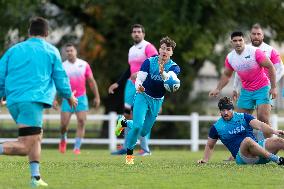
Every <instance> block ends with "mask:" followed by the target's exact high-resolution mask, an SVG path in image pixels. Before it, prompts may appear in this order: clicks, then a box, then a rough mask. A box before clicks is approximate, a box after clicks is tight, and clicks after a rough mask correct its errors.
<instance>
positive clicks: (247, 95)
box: [237, 86, 272, 110]
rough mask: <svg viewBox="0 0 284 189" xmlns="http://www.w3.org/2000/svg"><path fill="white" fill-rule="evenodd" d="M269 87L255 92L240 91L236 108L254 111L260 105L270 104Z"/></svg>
mask: <svg viewBox="0 0 284 189" xmlns="http://www.w3.org/2000/svg"><path fill="white" fill-rule="evenodd" d="M269 91H270V86H265V87H262V88H260V89H258V90H256V91H248V90H245V89H243V88H242V89H241V93H240V97H239V98H238V102H237V106H238V108H243V109H250V110H252V109H255V108H256V107H257V106H258V105H261V104H270V105H271V104H272V100H271V97H270V94H269Z"/></svg>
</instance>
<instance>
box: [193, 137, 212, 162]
mask: <svg viewBox="0 0 284 189" xmlns="http://www.w3.org/2000/svg"><path fill="white" fill-rule="evenodd" d="M216 142H217V139H212V138H210V137H208V140H207V144H206V146H205V149H204V155H203V158H202V159H200V160H198V161H197V163H207V162H208V161H209V159H210V157H211V155H212V153H213V151H214V147H215V145H216Z"/></svg>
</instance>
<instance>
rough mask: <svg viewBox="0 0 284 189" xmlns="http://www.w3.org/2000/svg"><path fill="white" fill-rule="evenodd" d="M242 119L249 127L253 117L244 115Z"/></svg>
mask: <svg viewBox="0 0 284 189" xmlns="http://www.w3.org/2000/svg"><path fill="white" fill-rule="evenodd" d="M244 119H245V120H246V122H247V124H248V125H249V123H250V121H251V120H253V119H255V117H254V116H252V115H251V114H247V113H244Z"/></svg>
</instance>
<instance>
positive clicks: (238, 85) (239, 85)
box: [233, 72, 242, 92]
mask: <svg viewBox="0 0 284 189" xmlns="http://www.w3.org/2000/svg"><path fill="white" fill-rule="evenodd" d="M241 88H242V82H241V79H240V76H239V75H238V74H237V72H236V73H235V78H234V86H233V89H234V90H235V91H237V92H240V90H241Z"/></svg>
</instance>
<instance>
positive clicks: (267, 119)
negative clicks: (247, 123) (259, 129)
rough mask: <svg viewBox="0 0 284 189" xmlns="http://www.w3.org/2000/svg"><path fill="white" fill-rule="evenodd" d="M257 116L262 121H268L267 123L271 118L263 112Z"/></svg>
mask: <svg viewBox="0 0 284 189" xmlns="http://www.w3.org/2000/svg"><path fill="white" fill-rule="evenodd" d="M257 118H258V120H259V121H262V122H264V123H266V124H269V118H268V116H266V115H263V114H260V115H258V117H257Z"/></svg>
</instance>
